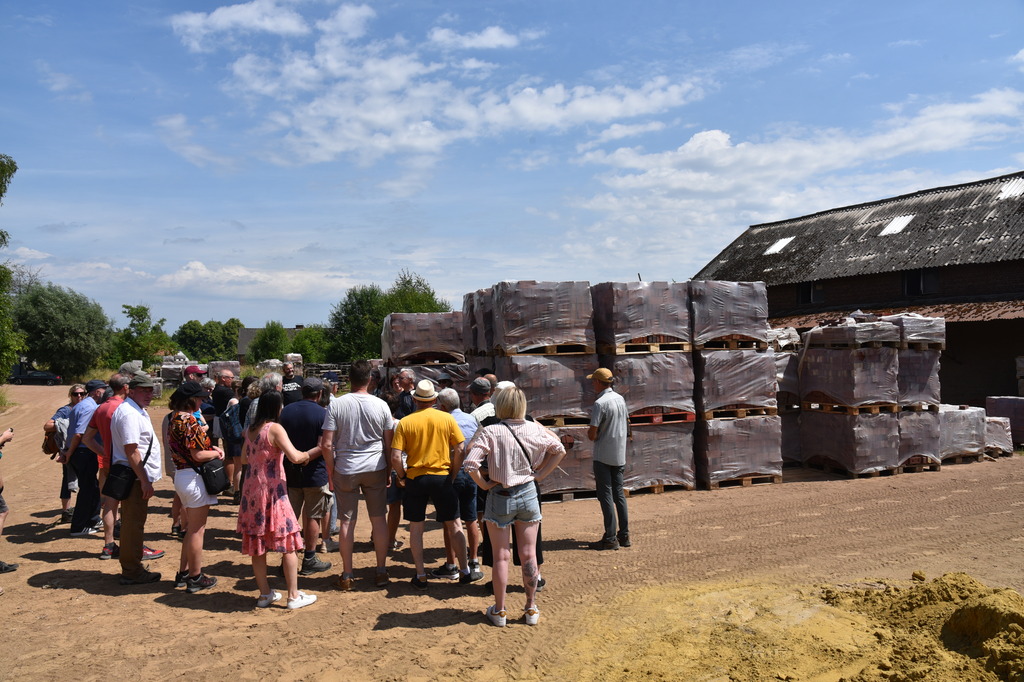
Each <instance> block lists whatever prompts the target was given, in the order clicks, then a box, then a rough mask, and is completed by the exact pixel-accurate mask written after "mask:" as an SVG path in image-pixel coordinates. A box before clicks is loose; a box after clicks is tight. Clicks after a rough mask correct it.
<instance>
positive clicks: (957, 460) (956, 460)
mask: <svg viewBox="0 0 1024 682" xmlns="http://www.w3.org/2000/svg"><path fill="white" fill-rule="evenodd" d="M984 456H985V455H984V454H980V455H950V456H949V457H943V458H942V463H943V464H974V463H975V462H980V461H981V460H982V458H983V457H984Z"/></svg>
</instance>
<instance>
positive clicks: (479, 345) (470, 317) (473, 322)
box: [462, 288, 494, 355]
mask: <svg viewBox="0 0 1024 682" xmlns="http://www.w3.org/2000/svg"><path fill="white" fill-rule="evenodd" d="M491 293H492V292H491V289H490V288H487V289H478V290H477V291H474V292H471V293H468V294H466V295H465V296H463V297H462V341H463V343H464V344H465V345H466V352H467V353H468V354H470V355H486V354H487V353H492V352H493V351H494V301H493V299H492V296H491Z"/></svg>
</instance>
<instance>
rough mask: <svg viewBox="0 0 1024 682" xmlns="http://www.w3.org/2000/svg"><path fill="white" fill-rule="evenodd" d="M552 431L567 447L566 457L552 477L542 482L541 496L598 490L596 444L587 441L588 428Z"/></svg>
mask: <svg viewBox="0 0 1024 682" xmlns="http://www.w3.org/2000/svg"><path fill="white" fill-rule="evenodd" d="M551 430H552V431H554V432H555V435H556V436H558V438H559V440H561V441H562V445H564V446H565V457H563V458H562V461H561V462H559V463H558V467H557V468H556V469H555V470H554V471H553V472H552V473H551V475H550V476H548V477H547V478H545V479H544V480H543V481H541V482H540V492H541V494H544V495H546V494H548V493H564V492H573V491H577V490H596V489H597V485H596V484H595V482H594V444H593V443H592V442H591V441H589V440H587V427H586V426H559V427H555V428H552V429H551Z"/></svg>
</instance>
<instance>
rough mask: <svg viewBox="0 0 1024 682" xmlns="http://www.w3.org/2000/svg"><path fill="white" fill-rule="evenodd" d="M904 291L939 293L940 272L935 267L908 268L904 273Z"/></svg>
mask: <svg viewBox="0 0 1024 682" xmlns="http://www.w3.org/2000/svg"><path fill="white" fill-rule="evenodd" d="M903 293H904V294H906V295H907V296H927V295H928V294H937V293H939V273H938V271H937V270H934V269H928V268H925V269H921V270H907V271H906V272H904V273H903Z"/></svg>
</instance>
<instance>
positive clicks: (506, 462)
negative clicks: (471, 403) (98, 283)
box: [463, 388, 565, 627]
mask: <svg viewBox="0 0 1024 682" xmlns="http://www.w3.org/2000/svg"><path fill="white" fill-rule="evenodd" d="M494 414H495V416H496V417H498V419H500V420H501V423H499V424H494V425H491V426H486V427H484V428H482V429H480V431H478V432H477V434H476V436H475V437H474V439H473V442H472V443H471V445H470V448H469V452H468V454H467V455H466V460H465V462H464V464H463V468H464V469H465V470H466V472H467V473H469V475H470V476H472V477H473V480H474V481H476V483H477V485H479V486H480V487H481V488H482V489H484V490H488V491H489V493H488V495H487V505H486V507H485V509H484V522H485V523H487V532H488V534H489V535H490V537H491V542H492V544H493V547H494V570H493V571H492V574H491V579H492V582H493V585H494V605H493V606H490V607H488V608H487V611H486V615H487V618H488V619H489V620H490V621H491V622H492V623H493V624H494V625H497V626H498V627H504V626H505V621H506V610H505V587H506V586H507V584H508V562H509V558H510V552H509V546H508V545H509V538H510V533H511V527H512V525H513V524H515V531H516V541H517V542H518V545H519V560H520V562H521V563H522V569H523V587H524V589H525V590H526V606H525V608H524V609H523V617H524V619H525V620H526V623H527V625H536V624H537V622H538V620H539V619H540V610H539V609H538V608H537V604H536V595H537V579H538V576H539V575H540V571H539V568H538V566H537V557H536V555H537V528H538V526H539V525H540V520H541V514H540V500H539V499H538V498H537V486H536V485H535V484H534V481H540V480H542V479H543V478H544V477H545V476H547V475H549V474H550V473H551V472H552V471H554V470H555V468H556V467H557V466H558V463H559V462H560V461H561V460H562V457H564V456H565V446H563V445H562V443H561V442H560V441H559V439H558V437H557V436H555V434H554V433H553V432H552V431H551V430H550V429H547V428H545V427H543V426H541V425H540V424H537V423H536V422H530V421H526V419H524V417H525V415H526V396H525V395H524V394H523V392H522V391H521V390H519V389H518V388H508V389H505V390H504V391H501V392H500V393H498V394H497V396H495V399H494ZM481 468H483V469H485V470H486V474H485V473H483V472H482V471H481Z"/></svg>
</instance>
